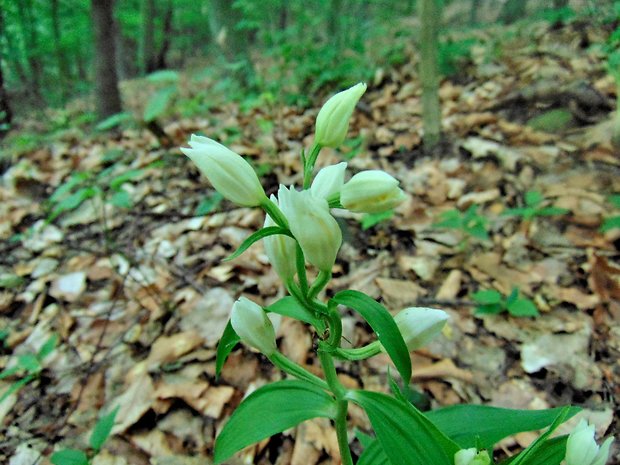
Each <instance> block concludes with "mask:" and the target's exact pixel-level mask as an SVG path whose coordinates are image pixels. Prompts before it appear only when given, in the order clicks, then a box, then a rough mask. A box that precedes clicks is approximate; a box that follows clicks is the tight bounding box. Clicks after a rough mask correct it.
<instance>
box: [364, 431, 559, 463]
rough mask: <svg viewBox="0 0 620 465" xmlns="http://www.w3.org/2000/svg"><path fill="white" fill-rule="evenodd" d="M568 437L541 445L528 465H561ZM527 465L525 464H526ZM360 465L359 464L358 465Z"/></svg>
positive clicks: (528, 461)
mask: <svg viewBox="0 0 620 465" xmlns="http://www.w3.org/2000/svg"><path fill="white" fill-rule="evenodd" d="M567 440H568V435H565V436H560V437H557V438H552V439H549V440H548V441H545V442H544V443H543V444H541V446H540V447H538V448H537V449H536V450H535V451H534V452H533V453H532V454H531V455H530V456H529V457H528V459H527V463H529V464H533V465H538V464H544V465H560V464H561V463H562V460H564V456H565V455H566V441H567ZM518 459H519V456H518V455H515V456H514V457H510V458H509V459H506V460H504V461H503V462H501V464H500V465H512V464H513V463H515V461H516V460H518ZM524 463H525V462H524ZM358 465H359V464H358Z"/></svg>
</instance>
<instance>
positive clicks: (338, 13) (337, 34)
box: [327, 0, 342, 48]
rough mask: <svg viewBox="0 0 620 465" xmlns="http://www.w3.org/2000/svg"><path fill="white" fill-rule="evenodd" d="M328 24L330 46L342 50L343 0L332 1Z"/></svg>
mask: <svg viewBox="0 0 620 465" xmlns="http://www.w3.org/2000/svg"><path fill="white" fill-rule="evenodd" d="M330 3H331V4H330V11H329V18H328V23H327V32H328V34H329V37H328V38H327V40H328V42H329V43H330V45H333V46H335V47H337V48H340V45H341V35H342V0H331V2H330Z"/></svg>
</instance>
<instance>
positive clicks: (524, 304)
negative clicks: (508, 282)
mask: <svg viewBox="0 0 620 465" xmlns="http://www.w3.org/2000/svg"><path fill="white" fill-rule="evenodd" d="M471 297H472V299H474V301H475V302H476V303H477V304H478V305H477V307H476V314H478V315H488V314H491V315H496V314H498V313H502V312H508V313H510V315H512V316H517V317H528V316H534V317H535V316H539V315H540V313H539V312H538V309H537V308H536V305H535V304H534V302H532V301H531V300H530V299H528V298H527V297H520V296H519V289H518V288H516V287H515V288H513V290H512V292H511V293H510V295H509V296H508V297H504V296H503V295H502V294H501V293H500V292H498V291H496V290H495V289H487V290H483V291H478V292H475V293H474V294H472V296H471Z"/></svg>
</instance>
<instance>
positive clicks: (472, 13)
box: [469, 0, 481, 26]
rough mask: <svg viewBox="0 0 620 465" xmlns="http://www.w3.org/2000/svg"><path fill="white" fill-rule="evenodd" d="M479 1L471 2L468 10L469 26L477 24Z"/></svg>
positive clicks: (472, 0) (473, 0)
mask: <svg viewBox="0 0 620 465" xmlns="http://www.w3.org/2000/svg"><path fill="white" fill-rule="evenodd" d="M480 3H481V0H471V7H470V10H469V25H470V26H473V25H474V24H476V23H477V22H478V10H479V9H480Z"/></svg>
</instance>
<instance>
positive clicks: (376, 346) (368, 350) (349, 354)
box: [334, 341, 381, 361]
mask: <svg viewBox="0 0 620 465" xmlns="http://www.w3.org/2000/svg"><path fill="white" fill-rule="evenodd" d="M380 352H381V343H380V342H379V341H374V342H371V343H370V344H368V345H366V346H364V347H356V348H354V349H343V348H338V349H336V350H335V351H334V357H336V358H340V359H343V360H349V361H353V360H365V359H367V358H370V357H373V356H375V355H377V354H378V353H380Z"/></svg>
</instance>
